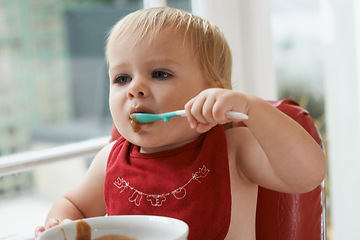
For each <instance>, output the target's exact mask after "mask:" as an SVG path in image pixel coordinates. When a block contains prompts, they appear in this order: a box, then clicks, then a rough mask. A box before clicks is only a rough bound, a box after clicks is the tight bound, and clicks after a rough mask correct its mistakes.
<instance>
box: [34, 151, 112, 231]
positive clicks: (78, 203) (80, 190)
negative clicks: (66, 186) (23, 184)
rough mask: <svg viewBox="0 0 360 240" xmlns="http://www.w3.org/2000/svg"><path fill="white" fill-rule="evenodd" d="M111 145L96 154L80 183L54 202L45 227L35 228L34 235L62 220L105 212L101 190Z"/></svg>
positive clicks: (103, 213)
mask: <svg viewBox="0 0 360 240" xmlns="http://www.w3.org/2000/svg"><path fill="white" fill-rule="evenodd" d="M112 145H113V144H109V145H107V146H106V147H104V148H103V149H102V150H101V151H100V152H99V153H98V154H97V155H96V157H95V158H94V160H93V162H92V163H91V165H90V167H89V169H88V171H87V173H86V174H85V176H84V178H83V179H82V180H81V181H80V183H79V184H77V185H76V186H75V187H74V188H73V189H71V190H70V191H69V192H68V193H66V194H65V195H64V196H63V197H61V198H60V199H58V200H57V201H56V202H55V204H54V205H53V206H52V208H51V209H50V212H49V214H48V216H47V219H46V222H45V227H38V228H37V229H36V230H35V231H36V232H35V234H36V235H38V234H39V233H38V232H42V231H44V230H45V229H48V228H51V227H53V226H55V225H58V224H60V223H61V222H63V221H64V220H65V221H67V220H77V219H82V218H88V217H95V216H104V215H105V214H106V206H105V200H104V192H103V190H104V179H105V170H106V162H107V158H108V155H109V152H110V149H111V147H112ZM65 177H66V173H65Z"/></svg>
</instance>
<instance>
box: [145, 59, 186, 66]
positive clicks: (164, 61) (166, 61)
mask: <svg viewBox="0 0 360 240" xmlns="http://www.w3.org/2000/svg"><path fill="white" fill-rule="evenodd" d="M148 63H150V64H164V65H176V66H181V64H180V63H179V62H177V61H174V60H173V59H170V58H156V57H155V58H152V59H150V60H149V61H148Z"/></svg>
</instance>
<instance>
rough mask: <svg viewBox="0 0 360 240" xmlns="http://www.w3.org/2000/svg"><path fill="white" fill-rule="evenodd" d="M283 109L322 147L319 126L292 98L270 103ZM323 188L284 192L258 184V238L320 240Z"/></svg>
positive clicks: (322, 221)
mask: <svg viewBox="0 0 360 240" xmlns="http://www.w3.org/2000/svg"><path fill="white" fill-rule="evenodd" d="M270 103H271V104H272V105H273V106H274V107H276V108H278V109H279V110H280V111H282V112H284V113H285V114H287V115H288V116H290V117H291V118H293V119H294V120H295V121H296V122H298V123H299V124H300V125H301V126H302V127H303V128H304V129H306V131H307V132H308V133H309V134H310V135H311V136H312V137H313V138H314V139H315V141H316V142H317V143H318V144H319V145H321V146H322V140H321V137H320V135H319V132H318V129H317V128H316V127H315V124H314V122H313V120H312V118H311V116H310V115H309V113H308V112H307V111H306V110H304V109H303V108H301V107H300V106H299V105H298V103H296V102H295V101H293V100H290V99H285V100H282V101H272V102H270ZM324 196H325V195H324V189H323V187H322V186H321V185H320V186H318V187H317V188H315V189H314V190H313V191H311V192H308V193H304V194H286V193H279V192H275V191H271V190H268V189H265V188H262V187H259V193H258V202H257V211H256V239H257V240H265V239H266V240H270V239H271V240H273V239H274V240H275V239H276V240H289V239H292V240H305V239H306V240H323V239H325V238H326V231H325V229H326V219H325V198H324Z"/></svg>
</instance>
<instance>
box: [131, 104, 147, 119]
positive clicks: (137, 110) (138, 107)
mask: <svg viewBox="0 0 360 240" xmlns="http://www.w3.org/2000/svg"><path fill="white" fill-rule="evenodd" d="M133 113H153V111H152V110H150V109H149V108H147V107H145V106H142V105H135V106H132V107H131V108H130V109H129V118H130V119H131V117H130V116H131V114H133Z"/></svg>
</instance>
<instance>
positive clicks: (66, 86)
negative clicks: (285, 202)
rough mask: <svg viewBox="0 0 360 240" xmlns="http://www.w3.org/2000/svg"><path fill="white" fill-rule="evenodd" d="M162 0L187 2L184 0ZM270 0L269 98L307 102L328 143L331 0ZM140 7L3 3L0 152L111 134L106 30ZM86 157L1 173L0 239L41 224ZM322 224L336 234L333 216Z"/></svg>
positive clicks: (44, 0)
mask: <svg viewBox="0 0 360 240" xmlns="http://www.w3.org/2000/svg"><path fill="white" fill-rule="evenodd" d="M245 2H246V1H245ZM253 2H256V1H253ZM324 2H325V3H324ZM344 2H346V1H344ZM349 3H350V2H349ZM222 4H226V1H223V2H222ZM167 5H169V6H172V7H176V8H181V9H184V10H187V11H192V10H193V8H194V4H193V3H192V1H191V0H167ZM267 5H268V9H267V10H268V12H269V21H267V22H268V24H269V30H270V35H269V36H271V39H266V40H269V41H267V42H268V43H269V44H271V45H270V48H269V49H270V52H268V53H267V54H270V56H271V63H272V64H271V65H270V67H271V71H272V72H273V76H269V78H273V80H274V84H273V85H274V87H275V88H276V89H275V90H274V91H273V95H272V96H273V99H283V98H293V99H295V100H297V101H298V102H299V103H300V104H301V105H302V106H303V107H304V108H306V109H307V110H308V111H309V112H310V114H311V115H312V117H313V118H314V121H315V123H316V125H317V127H318V128H319V130H320V132H321V134H322V137H323V140H324V143H325V146H326V149H327V148H328V146H327V143H328V134H327V126H326V124H325V122H326V121H325V108H326V107H325V99H326V96H325V89H326V87H325V78H326V74H325V69H326V68H327V67H329V65H327V62H326V59H325V57H326V56H328V55H326V51H325V49H327V48H326V44H327V43H328V42H326V41H330V40H331V39H332V37H333V34H334V33H333V32H332V31H331V28H328V27H326V26H327V25H324V21H323V20H324V15H325V17H326V16H328V15H329V14H328V13H329V12H326V11H325V14H324V9H325V10H326V9H327V8H326V6H328V5H327V4H326V1H325V0H292V1H288V0H271V1H269V2H268V3H267ZM143 6H144V3H143V1H142V0H0V157H1V156H8V155H11V154H14V153H19V152H24V151H30V150H39V149H46V148H51V147H54V146H61V145H63V144H67V143H74V142H79V141H83V140H88V139H92V138H96V137H103V136H105V137H106V136H108V135H109V134H110V129H111V124H112V121H111V118H110V113H109V109H108V100H107V98H108V77H107V66H106V62H105V60H104V45H105V39H106V35H107V32H108V30H109V28H110V27H111V26H112V25H113V24H114V23H115V22H116V21H118V20H119V19H120V18H121V17H123V16H124V15H126V14H128V13H130V12H132V11H134V10H137V9H140V8H143ZM350 9H351V8H350ZM327 23H329V22H327ZM324 34H325V36H327V38H326V39H325V40H324ZM329 39H330V40H329ZM354 51H355V50H354ZM260 57H261V56H260ZM244 61H246V59H245V60H244ZM330 66H331V65H330ZM265 90H266V89H265ZM274 94H275V95H274ZM269 100H270V99H269ZM91 159H92V157H86V158H74V159H69V161H62V162H57V163H52V164H47V165H44V166H40V167H36V168H34V169H31V170H27V171H22V172H19V173H13V174H4V175H2V176H1V175H0V229H1V230H0V239H1V238H2V237H6V236H10V235H13V234H17V233H19V232H23V231H24V232H25V231H28V230H31V231H32V230H33V229H34V227H35V226H37V225H40V224H43V223H44V221H45V218H46V215H47V212H48V210H49V208H50V206H51V204H52V203H53V202H54V201H55V199H57V198H58V197H59V196H61V195H62V194H63V193H64V192H65V191H66V190H67V189H69V188H70V187H71V186H72V185H73V184H74V183H76V182H77V181H78V180H79V179H80V178H81V176H82V175H83V174H84V172H85V171H86V169H87V167H88V166H89V164H90V162H91ZM328 185H329V184H328ZM327 193H328V200H329V201H328V208H329V206H331V203H332V202H331V199H332V198H331V191H329V189H327ZM331 214H332V212H331V210H330V208H329V209H328V217H329V216H331ZM328 224H329V226H328V231H329V234H328V235H329V239H333V238H332V236H333V234H332V221H331V218H328ZM337 239H339V238H337Z"/></svg>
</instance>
